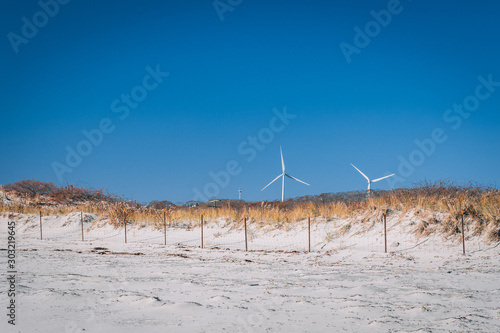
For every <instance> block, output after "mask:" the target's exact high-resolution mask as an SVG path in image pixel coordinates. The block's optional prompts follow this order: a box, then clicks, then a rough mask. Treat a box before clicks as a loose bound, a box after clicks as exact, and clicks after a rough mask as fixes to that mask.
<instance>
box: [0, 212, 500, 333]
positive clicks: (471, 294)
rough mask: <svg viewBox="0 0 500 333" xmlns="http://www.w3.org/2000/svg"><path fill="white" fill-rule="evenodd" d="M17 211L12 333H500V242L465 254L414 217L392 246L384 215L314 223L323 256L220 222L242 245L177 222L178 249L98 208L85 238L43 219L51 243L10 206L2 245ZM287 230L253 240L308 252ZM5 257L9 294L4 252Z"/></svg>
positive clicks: (67, 223)
mask: <svg viewBox="0 0 500 333" xmlns="http://www.w3.org/2000/svg"><path fill="white" fill-rule="evenodd" d="M11 220H15V221H16V227H17V251H18V252H17V259H16V263H17V270H18V274H17V277H18V281H17V286H16V288H17V291H18V296H17V299H16V301H17V317H16V323H17V324H16V326H15V327H13V326H12V325H8V324H7V320H8V317H7V316H6V314H7V309H6V306H7V305H8V298H7V295H6V293H4V292H2V297H1V299H0V302H1V303H2V305H1V308H3V309H4V310H3V311H4V314H2V318H3V319H2V320H1V321H0V332H120V333H122V332H221V331H226V332H266V331H268V332H338V331H348V332H364V331H370V332H372V331H373V332H388V331H394V332H498V331H500V255H499V254H500V246H497V247H495V245H496V244H490V245H488V244H486V243H485V242H484V240H482V239H479V238H477V239H474V238H469V239H468V243H467V245H468V254H467V255H466V256H463V255H461V245H460V244H459V243H458V242H457V241H456V240H451V241H444V240H442V239H440V238H437V237H430V238H424V239H415V238H414V237H413V236H412V235H410V234H408V233H405V231H404V230H406V229H408V228H409V223H411V221H410V220H411V219H410V220H408V221H405V220H404V219H401V218H400V219H399V220H391V226H390V233H389V236H390V237H389V239H390V240H389V243H390V246H389V250H391V251H398V252H393V253H389V254H385V253H384V248H383V243H382V242H381V240H382V239H383V235H382V234H381V228H380V226H381V224H380V223H379V222H377V223H376V224H375V225H374V227H372V228H368V229H367V228H366V227H361V226H358V225H357V224H355V223H351V225H352V227H351V228H350V229H351V230H349V231H348V232H347V233H346V234H345V235H343V236H340V235H339V234H338V230H340V228H342V227H343V226H344V225H345V224H348V223H349V221H342V220H339V221H336V222H335V223H334V222H328V223H326V222H321V223H317V224H313V241H312V244H313V250H314V251H313V252H312V253H304V252H299V253H287V252H269V251H253V252H244V251H242V250H240V249H241V248H243V246H244V242H243V238H242V237H243V236H242V235H243V234H242V230H241V229H237V230H233V231H231V232H228V229H229V228H228V227H226V228H224V227H223V225H224V223H222V222H221V221H219V223H212V225H211V224H209V225H208V226H207V230H206V235H207V240H206V245H207V246H209V247H210V246H218V247H221V248H222V247H223V248H230V249H231V250H222V249H213V248H206V249H200V248H199V235H200V230H199V228H194V229H193V230H191V231H186V230H185V229H182V228H171V229H169V230H168V234H167V235H168V239H169V241H168V242H169V243H170V244H171V245H167V246H163V245H162V242H163V234H162V233H161V231H152V230H150V229H149V228H147V227H145V228H134V229H130V230H129V243H128V244H124V243H123V230H120V229H113V228H110V227H103V228H93V229H92V230H91V229H89V228H90V225H91V224H92V222H91V221H90V217H89V218H88V222H86V223H85V225H84V226H85V230H86V231H85V236H86V238H87V239H88V240H86V241H84V242H82V241H81V234H79V231H80V230H81V229H80V224H79V214H69V215H68V216H62V217H48V218H45V220H44V232H45V237H46V239H44V240H43V241H42V240H39V239H37V237H39V230H38V219H37V217H36V216H33V215H32V216H28V215H18V214H16V216H11V218H7V215H5V216H4V217H1V218H0V228H1V229H0V242H1V243H0V248H2V249H5V248H6V247H7V246H6V244H7V240H6V232H7V221H11ZM398 221H399V223H398ZM351 222H352V221H351ZM63 225H64V227H63ZM356 228H359V230H356ZM285 229H286V228H284V229H283V230H278V231H273V232H269V233H264V232H263V229H258V228H255V229H254V230H253V231H252V233H253V235H252V236H253V239H252V241H251V242H250V243H249V246H250V248H251V249H252V248H253V249H262V250H266V249H279V248H280V247H281V248H283V249H285V250H289V251H290V250H304V249H306V248H307V228H306V225H305V224H302V225H301V226H300V227H298V228H291V229H290V230H289V231H288V232H287V231H286V230H285ZM361 231H363V232H361ZM335 232H337V233H335ZM357 232H359V234H357V235H356V233H357ZM216 234H217V235H218V237H215V236H214V235H216ZM219 234H226V235H225V236H224V237H223V236H220V235H219ZM111 236H112V237H111ZM139 241H141V242H139ZM175 242H177V243H179V242H182V244H183V245H182V246H178V245H173V244H174V243H175ZM421 242H423V243H422V244H420V245H417V244H419V243H421ZM397 243H399V245H397ZM4 244H5V245H4ZM396 245H397V246H396ZM415 245H417V246H415ZM96 247H104V248H106V249H107V250H95V248H96ZM321 248H323V250H321ZM326 249H329V250H331V251H328V252H325V250H326ZM108 251H109V252H108ZM117 253H122V254H117ZM134 253H141V255H133V254H134ZM0 266H1V267H2V274H3V275H2V284H1V288H2V290H3V291H4V290H6V289H7V286H6V285H5V280H6V279H5V278H4V276H5V272H6V271H7V269H6V267H7V253H6V251H1V252H0Z"/></svg>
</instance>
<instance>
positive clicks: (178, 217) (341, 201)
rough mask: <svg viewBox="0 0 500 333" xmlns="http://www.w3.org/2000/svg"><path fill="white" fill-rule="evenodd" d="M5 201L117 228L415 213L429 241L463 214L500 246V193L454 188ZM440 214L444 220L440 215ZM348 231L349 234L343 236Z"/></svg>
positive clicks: (85, 193) (91, 193)
mask: <svg viewBox="0 0 500 333" xmlns="http://www.w3.org/2000/svg"><path fill="white" fill-rule="evenodd" d="M3 191H4V192H5V193H6V194H7V197H12V198H14V197H17V198H19V200H14V199H12V200H11V201H10V202H9V203H5V202H4V200H1V201H0V211H1V212H20V213H37V212H38V208H39V207H43V212H44V214H51V215H52V214H66V213H69V212H74V211H79V210H80V209H82V210H84V211H85V212H88V213H94V214H98V215H101V216H108V217H110V220H111V221H113V223H123V222H124V221H125V220H127V221H128V222H132V223H143V224H145V223H147V224H153V225H156V226H158V227H161V225H162V224H163V218H164V214H165V217H166V220H167V223H168V224H169V225H171V224H172V223H183V224H186V223H187V225H188V226H194V225H196V224H197V223H198V222H199V220H200V215H201V214H203V215H204V218H205V220H215V219H219V218H222V219H224V220H225V221H226V223H227V224H228V225H231V226H233V227H239V226H240V225H241V223H242V219H243V216H244V215H246V216H247V217H248V221H249V223H259V225H273V226H276V227H279V228H283V227H285V228H288V227H289V226H290V225H291V224H293V223H294V222H297V221H302V220H304V219H306V218H307V216H308V215H310V216H311V217H312V218H321V219H324V220H326V221H329V220H332V219H333V218H334V217H337V218H344V219H348V218H359V217H361V220H360V221H361V222H363V221H365V222H367V221H373V220H374V219H376V218H378V217H380V216H381V214H382V211H383V210H384V209H388V210H389V215H391V213H392V212H398V213H399V214H401V215H404V214H406V213H408V212H410V211H415V212H416V213H417V214H420V216H419V220H418V221H419V222H418V225H417V226H416V231H415V232H416V233H417V235H419V236H426V235H429V234H430V233H433V232H439V233H442V234H445V235H455V234H458V233H459V232H460V228H459V227H460V218H461V212H462V211H463V212H464V215H465V218H466V219H467V221H468V225H469V228H471V229H470V230H471V232H472V234H473V235H481V234H483V233H484V234H486V235H487V237H488V238H489V240H490V241H500V190H498V189H493V188H485V187H478V186H470V185H467V186H457V185H454V184H452V183H445V182H440V183H434V184H428V183H424V184H419V185H418V186H415V187H413V188H403V189H396V190H392V191H376V192H373V193H372V194H371V195H370V196H367V194H366V193H364V192H349V193H328V194H321V195H318V196H307V197H300V198H296V199H293V200H292V199H290V200H287V201H285V202H278V201H274V202H267V201H263V202H244V201H241V200H221V201H220V202H219V203H218V204H217V207H213V205H211V204H209V203H200V204H199V205H198V206H195V207H186V206H175V205H173V204H172V203H171V202H168V201H153V202H151V203H150V204H149V205H145V204H139V203H137V202H132V201H129V202H126V201H123V200H119V199H117V197H116V196H113V195H110V194H107V193H106V192H104V191H102V190H92V189H84V188H73V187H64V188H58V187H56V186H54V185H53V184H51V183H41V182H38V181H36V180H27V181H21V182H18V183H14V184H8V185H6V186H4V187H3ZM438 215H439V216H438ZM346 231H347V230H346Z"/></svg>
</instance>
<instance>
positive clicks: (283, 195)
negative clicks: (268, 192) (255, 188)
mask: <svg viewBox="0 0 500 333" xmlns="http://www.w3.org/2000/svg"><path fill="white" fill-rule="evenodd" d="M280 153H281V168H282V169H283V173H282V174H281V175H279V176H278V177H276V178H274V180H273V181H272V182H270V183H269V184H267V185H266V186H265V187H264V188H263V189H262V190H261V191H264V190H265V189H266V187H268V186H269V185H271V184H272V183H274V182H275V181H277V180H278V179H279V178H280V177H281V178H282V185H281V202H283V201H285V177H288V178H290V179H293V180H296V181H298V182H301V183H302V184H306V185H307V186H310V185H309V184H308V183H306V182H303V181H302V180H300V179H297V178H295V177H293V176H290V175H287V174H286V173H285V162H283V151H282V150H281V146H280Z"/></svg>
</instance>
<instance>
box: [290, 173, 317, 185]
mask: <svg viewBox="0 0 500 333" xmlns="http://www.w3.org/2000/svg"><path fill="white" fill-rule="evenodd" d="M285 176H287V177H288V178H291V179H293V180H296V181H298V182H301V183H302V184H306V185H307V186H311V185H309V184H308V183H306V182H303V181H302V180H300V179H297V178H295V177H293V176H290V175H287V174H286V173H285Z"/></svg>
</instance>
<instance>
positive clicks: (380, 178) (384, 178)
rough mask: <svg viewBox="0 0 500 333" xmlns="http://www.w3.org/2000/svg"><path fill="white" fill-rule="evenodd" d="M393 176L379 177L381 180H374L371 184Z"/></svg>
mask: <svg viewBox="0 0 500 333" xmlns="http://www.w3.org/2000/svg"><path fill="white" fill-rule="evenodd" d="M394 175H395V173H393V174H392V175H389V176H384V177H381V178H377V179H374V180H372V183H375V182H378V181H379V180H382V179H385V178H389V177H392V176H394Z"/></svg>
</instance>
